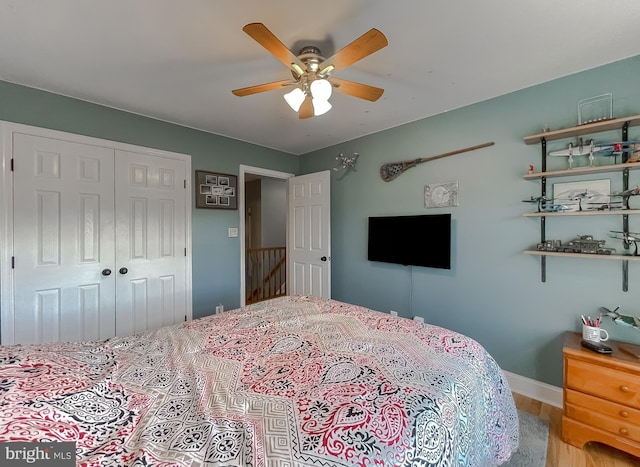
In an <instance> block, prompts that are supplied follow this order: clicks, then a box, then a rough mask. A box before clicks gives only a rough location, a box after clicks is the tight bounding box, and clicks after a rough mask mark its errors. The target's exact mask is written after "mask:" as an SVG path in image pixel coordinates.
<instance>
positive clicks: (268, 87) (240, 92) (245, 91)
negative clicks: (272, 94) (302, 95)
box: [231, 79, 296, 97]
mask: <svg viewBox="0 0 640 467" xmlns="http://www.w3.org/2000/svg"><path fill="white" fill-rule="evenodd" d="M294 84H296V82H295V81H293V80H291V79H283V80H281V81H274V82H272V83H264V84H258V85H256V86H248V87H246V88H240V89H234V90H233V91H231V92H232V93H233V94H235V95H236V96H240V97H243V96H250V95H252V94H258V93H259V92H265V91H273V90H274V89H282V88H284V87H286V86H293V85H294Z"/></svg>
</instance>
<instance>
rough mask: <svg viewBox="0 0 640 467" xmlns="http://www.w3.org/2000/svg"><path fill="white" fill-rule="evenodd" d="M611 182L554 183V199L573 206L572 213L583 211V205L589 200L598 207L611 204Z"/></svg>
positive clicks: (606, 180)
mask: <svg viewBox="0 0 640 467" xmlns="http://www.w3.org/2000/svg"><path fill="white" fill-rule="evenodd" d="M609 193H611V180H609V179H608V178H607V179H602V180H584V181H580V182H562V183H554V185H553V199H554V200H555V201H556V202H558V201H560V202H562V204H566V205H569V206H572V207H573V209H571V211H582V208H583V206H582V203H583V201H585V200H589V202H590V203H595V204H598V205H602V204H607V203H609V202H610V198H609Z"/></svg>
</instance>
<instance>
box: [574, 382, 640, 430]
mask: <svg viewBox="0 0 640 467" xmlns="http://www.w3.org/2000/svg"><path fill="white" fill-rule="evenodd" d="M565 402H566V403H567V404H570V405H571V406H574V407H582V408H584V409H587V410H589V411H590V412H593V413H599V414H602V415H606V416H607V417H610V418H611V419H614V420H618V421H619V422H621V423H625V424H631V425H632V426H638V427H640V410H638V409H633V408H631V407H627V406H626V405H622V404H617V403H615V402H610V401H607V400H604V399H598V398H597V397H594V396H590V395H588V394H584V393H582V392H577V391H573V390H571V389H565ZM565 415H569V414H568V413H567V411H566V410H565ZM572 418H575V417H572ZM582 421H585V420H582Z"/></svg>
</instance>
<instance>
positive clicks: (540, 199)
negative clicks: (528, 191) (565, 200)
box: [522, 196, 574, 212]
mask: <svg viewBox="0 0 640 467" xmlns="http://www.w3.org/2000/svg"><path fill="white" fill-rule="evenodd" d="M522 202H523V203H536V204H537V205H538V211H537V212H562V211H573V210H574V209H573V206H572V205H570V204H562V203H554V202H553V198H547V197H546V196H532V197H531V199H523V200H522Z"/></svg>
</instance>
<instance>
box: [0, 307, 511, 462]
mask: <svg viewBox="0 0 640 467" xmlns="http://www.w3.org/2000/svg"><path fill="white" fill-rule="evenodd" d="M6 441H13V442H18V441H20V442H24V441H32V442H33V441H37V442H49V443H50V442H58V441H67V442H68V441H73V442H75V443H76V459H77V464H78V465H86V466H97V465H113V466H122V465H147V466H169V465H185V466H195V465H209V466H225V467H230V466H242V467H245V466H396V465H397V466H409V465H411V466H424V465H438V466H449V465H451V466H454V465H455V466H462V465H469V466H490V465H499V464H501V463H503V462H504V461H505V460H507V459H508V458H509V457H510V456H511V454H512V453H513V452H514V451H515V449H516V448H517V446H518V417H517V412H516V409H515V406H514V401H513V398H512V395H511V391H510V389H509V386H508V383H507V381H506V379H505V377H504V374H503V373H502V371H501V370H500V368H499V366H498V365H497V364H496V362H495V361H494V359H493V358H492V357H491V356H490V355H489V354H488V353H487V352H486V351H485V349H484V348H483V347H482V346H481V345H479V344H478V343H477V342H476V341H474V340H472V339H470V338H468V337H465V336H464V335H461V334H458V333H456V332H453V331H450V330H447V329H444V328H441V327H437V326H432V325H429V324H421V323H418V322H416V321H412V320H408V319H404V318H398V317H394V316H391V315H389V314H386V313H381V312H377V311H372V310H369V309H367V308H363V307H360V306H355V305H350V304H347V303H342V302H339V301H335V300H326V299H321V298H317V297H309V296H294V297H281V298H278V299H274V300H269V301H266V302H261V303H258V304H254V305H250V306H247V307H243V308H239V309H237V310H233V311H228V312H224V313H221V314H216V315H212V316H208V317H205V318H201V319H197V320H193V321H191V322H186V323H183V324H180V325H176V326H170V327H165V328H161V329H158V330H154V331H149V332H145V333H141V334H137V335H134V336H130V337H122V338H113V339H109V340H106V341H100V342H82V343H52V344H45V345H32V346H19V345H17V346H0V442H6Z"/></svg>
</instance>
